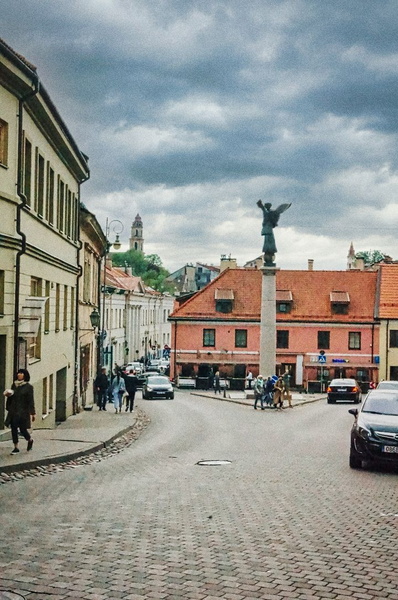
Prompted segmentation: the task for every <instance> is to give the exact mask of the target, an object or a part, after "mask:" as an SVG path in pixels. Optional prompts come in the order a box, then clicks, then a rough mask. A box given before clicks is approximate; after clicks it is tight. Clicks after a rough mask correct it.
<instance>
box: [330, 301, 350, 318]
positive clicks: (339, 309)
mask: <svg viewBox="0 0 398 600" xmlns="http://www.w3.org/2000/svg"><path fill="white" fill-rule="evenodd" d="M332 313H333V314H334V315H348V304H332Z"/></svg>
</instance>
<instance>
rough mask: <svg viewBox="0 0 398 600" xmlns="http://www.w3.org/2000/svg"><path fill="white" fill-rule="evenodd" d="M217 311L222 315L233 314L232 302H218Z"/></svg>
mask: <svg viewBox="0 0 398 600" xmlns="http://www.w3.org/2000/svg"><path fill="white" fill-rule="evenodd" d="M216 311H217V312H221V313H230V312H232V300H216Z"/></svg>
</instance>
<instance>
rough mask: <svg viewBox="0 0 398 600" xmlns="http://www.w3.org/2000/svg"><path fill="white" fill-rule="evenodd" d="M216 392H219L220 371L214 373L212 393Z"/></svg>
mask: <svg viewBox="0 0 398 600" xmlns="http://www.w3.org/2000/svg"><path fill="white" fill-rule="evenodd" d="M217 392H219V393H220V394H221V386H220V371H216V372H215V373H214V393H215V394H217Z"/></svg>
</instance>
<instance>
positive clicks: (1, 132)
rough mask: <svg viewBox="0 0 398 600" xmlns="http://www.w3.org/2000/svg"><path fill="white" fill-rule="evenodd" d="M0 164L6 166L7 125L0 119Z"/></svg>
mask: <svg viewBox="0 0 398 600" xmlns="http://www.w3.org/2000/svg"><path fill="white" fill-rule="evenodd" d="M0 164H2V165H4V166H5V167H6V166H7V165H8V123H6V122H5V121H3V120H2V119H0Z"/></svg>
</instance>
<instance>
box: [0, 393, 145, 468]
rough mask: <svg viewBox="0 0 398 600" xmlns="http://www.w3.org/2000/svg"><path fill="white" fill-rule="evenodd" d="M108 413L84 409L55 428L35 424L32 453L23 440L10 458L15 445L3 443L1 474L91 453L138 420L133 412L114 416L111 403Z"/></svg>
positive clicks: (0, 458)
mask: <svg viewBox="0 0 398 600" xmlns="http://www.w3.org/2000/svg"><path fill="white" fill-rule="evenodd" d="M107 409H108V410H106V411H99V410H98V408H97V407H96V406H94V408H93V410H91V411H85V410H83V411H82V412H80V413H79V414H77V415H73V416H71V417H69V418H68V419H67V420H66V421H64V422H63V423H61V424H60V425H58V426H57V427H56V428H55V429H35V428H34V426H35V423H33V430H32V438H33V440H34V444H33V449H32V450H31V452H27V450H26V445H27V444H26V441H25V440H24V438H21V437H20V441H19V449H20V452H19V453H18V454H13V455H11V454H10V453H11V450H12V449H13V448H14V445H13V443H12V441H11V440H8V441H1V442H0V473H1V472H3V473H12V472H16V471H23V470H24V469H30V468H34V467H37V466H43V465H49V464H55V463H59V462H64V461H66V460H73V459H76V458H78V457H79V456H84V455H86V454H91V453H92V452H96V451H97V450H100V449H102V448H104V447H106V446H107V445H109V444H110V443H111V442H112V441H113V440H114V439H116V438H117V437H119V436H121V435H123V434H124V433H126V432H127V431H128V430H130V429H131V428H132V427H133V426H134V424H135V423H136V421H137V418H136V410H137V409H135V411H134V412H133V413H126V412H124V409H123V411H122V412H121V413H117V414H116V413H115V410H114V408H113V405H112V404H108V406H107Z"/></svg>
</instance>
